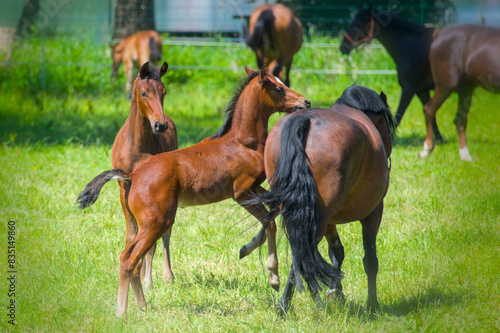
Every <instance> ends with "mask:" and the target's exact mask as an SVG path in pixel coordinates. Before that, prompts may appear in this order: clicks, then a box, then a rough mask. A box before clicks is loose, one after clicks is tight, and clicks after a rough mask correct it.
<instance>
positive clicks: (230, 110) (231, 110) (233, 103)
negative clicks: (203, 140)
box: [210, 71, 260, 140]
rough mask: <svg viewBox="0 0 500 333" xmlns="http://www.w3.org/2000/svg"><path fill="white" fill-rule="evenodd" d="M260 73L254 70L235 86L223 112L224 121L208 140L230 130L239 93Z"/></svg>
mask: <svg viewBox="0 0 500 333" xmlns="http://www.w3.org/2000/svg"><path fill="white" fill-rule="evenodd" d="M259 74H260V71H256V72H254V73H252V74H250V75H249V76H247V77H246V78H244V79H242V80H241V82H240V83H239V85H238V86H237V87H236V89H235V92H234V95H233V97H232V98H231V100H230V101H229V104H228V106H227V107H226V110H225V111H224V113H225V114H226V121H225V122H224V125H222V127H221V128H220V129H219V130H218V131H217V133H215V135H213V136H212V137H211V138H210V140H213V139H215V138H220V137H221V136H223V135H224V134H226V133H227V132H229V131H230V130H231V125H232V123H233V115H234V109H235V108H236V103H237V102H238V99H240V96H241V93H242V92H243V90H244V89H245V87H246V86H247V85H248V83H249V82H250V81H252V79H253V78H255V77H256V76H257V75H259Z"/></svg>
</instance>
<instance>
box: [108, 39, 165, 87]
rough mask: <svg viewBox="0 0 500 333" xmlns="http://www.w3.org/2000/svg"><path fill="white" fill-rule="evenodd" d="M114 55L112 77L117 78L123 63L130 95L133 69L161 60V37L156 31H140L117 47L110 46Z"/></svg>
mask: <svg viewBox="0 0 500 333" xmlns="http://www.w3.org/2000/svg"><path fill="white" fill-rule="evenodd" d="M110 46H111V48H112V50H113V53H112V55H111V57H112V59H113V71H112V73H111V75H112V76H116V74H117V71H118V68H120V65H121V63H122V62H123V69H124V71H125V76H126V77H127V83H126V84H125V91H126V92H127V94H129V93H130V91H131V88H132V69H133V68H134V67H135V68H140V67H141V66H142V64H144V63H145V62H146V61H151V62H152V63H156V62H157V61H159V60H160V59H161V52H162V51H161V47H162V42H161V37H160V35H159V34H158V33H157V32H156V31H154V30H145V31H139V32H137V33H135V34H133V35H130V36H128V37H125V38H124V39H122V40H121V41H120V42H119V43H118V44H116V45H110Z"/></svg>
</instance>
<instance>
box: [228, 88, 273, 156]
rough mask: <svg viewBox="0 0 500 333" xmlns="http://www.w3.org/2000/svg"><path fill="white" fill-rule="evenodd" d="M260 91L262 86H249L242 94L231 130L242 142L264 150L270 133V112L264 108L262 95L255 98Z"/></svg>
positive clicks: (235, 110)
mask: <svg viewBox="0 0 500 333" xmlns="http://www.w3.org/2000/svg"><path fill="white" fill-rule="evenodd" d="M253 89H255V90H256V91H252V90H253ZM259 92H260V88H255V87H248V88H247V89H245V91H244V92H243V93H242V94H241V96H240V98H239V99H238V102H237V103H236V107H235V109H234V115H233V123H232V124H231V131H232V132H233V135H234V136H235V137H236V138H237V139H238V141H239V142H241V143H242V144H244V145H246V146H251V147H253V148H254V149H262V150H263V149H264V144H265V143H266V139H267V134H268V131H267V123H268V121H269V113H268V112H266V110H263V109H262V106H261V101H260V97H259V98H255V94H258V95H259Z"/></svg>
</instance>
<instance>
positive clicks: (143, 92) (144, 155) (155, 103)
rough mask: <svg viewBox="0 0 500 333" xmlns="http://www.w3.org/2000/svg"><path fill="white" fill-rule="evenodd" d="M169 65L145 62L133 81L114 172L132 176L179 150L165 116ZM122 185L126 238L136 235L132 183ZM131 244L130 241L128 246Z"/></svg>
mask: <svg viewBox="0 0 500 333" xmlns="http://www.w3.org/2000/svg"><path fill="white" fill-rule="evenodd" d="M167 70H168V63H166V62H164V63H163V65H162V66H161V68H159V70H157V69H156V68H155V67H154V66H150V65H149V62H146V63H144V64H143V65H142V66H141V68H140V70H139V73H138V74H137V78H136V79H135V81H134V86H133V92H132V101H131V103H130V115H129V116H128V118H127V120H126V121H125V124H123V126H122V128H121V129H120V131H119V132H118V134H117V135H116V138H115V142H114V144H113V149H112V150H111V165H112V166H113V168H114V169H117V168H118V169H122V170H123V171H125V172H127V173H130V172H132V171H133V170H134V169H136V168H137V167H138V166H139V165H141V164H142V163H143V162H144V161H145V160H146V159H148V158H149V157H151V156H153V155H156V154H159V153H163V152H167V151H172V150H175V149H177V130H176V128H175V125H174V122H173V121H172V118H170V117H169V116H168V115H166V114H164V113H163V100H164V98H165V94H166V93H167V91H166V90H165V86H164V85H163V83H162V82H161V78H162V76H163V75H165V74H166V73H167ZM118 183H119V184H120V202H121V205H122V209H123V214H124V215H125V222H126V225H127V237H130V236H131V235H133V234H134V233H135V232H133V231H132V230H135V228H136V226H135V222H134V221H133V219H132V217H131V216H130V214H129V212H128V210H127V208H126V202H125V193H126V191H127V188H128V187H129V184H128V183H126V182H121V181H120V182H118ZM169 240H170V231H168V232H167V233H166V234H165V235H163V237H162V241H163V254H164V258H165V268H164V270H163V277H164V278H165V280H171V279H172V278H173V274H172V269H171V268H170V253H169ZM130 241H131V239H130V240H127V243H129V242H130ZM155 248H156V246H155V245H153V247H152V249H151V251H150V252H149V253H148V255H146V261H145V265H144V267H145V272H144V284H145V285H146V287H149V286H151V285H152V283H153V282H152V276H151V275H152V274H151V266H152V261H153V255H154V251H155Z"/></svg>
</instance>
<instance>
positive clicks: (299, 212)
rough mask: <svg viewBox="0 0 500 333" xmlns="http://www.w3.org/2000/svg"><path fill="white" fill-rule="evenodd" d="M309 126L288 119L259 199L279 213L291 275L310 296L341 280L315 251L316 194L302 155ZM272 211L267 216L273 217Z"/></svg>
mask: <svg viewBox="0 0 500 333" xmlns="http://www.w3.org/2000/svg"><path fill="white" fill-rule="evenodd" d="M310 127H311V122H310V119H309V116H308V115H307V114H303V115H299V116H294V117H292V118H290V119H289V120H288V121H287V122H286V123H285V124H284V125H283V128H282V130H281V148H280V155H279V159H278V162H277V164H276V169H275V171H274V174H273V176H272V177H271V179H270V180H269V183H270V184H271V191H270V192H269V193H266V194H264V195H262V196H261V197H259V199H260V200H261V202H264V203H265V204H267V205H268V206H269V207H270V208H271V209H272V208H273V207H280V208H276V209H275V210H279V209H281V214H282V215H283V220H284V223H283V224H284V228H285V232H286V235H287V237H288V240H289V241H290V247H291V249H292V267H291V273H292V274H293V276H294V277H295V283H296V284H297V288H298V289H299V290H301V289H303V287H304V286H303V284H302V281H301V279H300V277H302V278H303V279H304V280H305V281H306V283H307V285H308V287H309V290H310V291H311V292H314V293H315V292H317V291H319V290H320V289H321V284H324V285H327V286H328V285H330V284H331V283H332V282H333V281H335V280H337V279H340V276H338V274H337V273H335V271H334V270H333V267H332V266H331V265H330V264H328V263H327V262H326V260H325V259H324V258H323V257H322V256H321V254H320V253H319V251H318V246H317V245H318V239H317V230H318V227H319V224H320V222H321V221H322V218H323V216H322V214H321V212H320V207H319V203H318V190H317V187H316V183H315V181H314V178H313V175H312V172H311V169H310V168H309V165H308V161H309V158H308V157H307V155H306V152H305V145H306V142H307V136H308V133H309V130H310ZM273 213H275V212H273V211H271V212H270V215H272V214H273Z"/></svg>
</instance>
